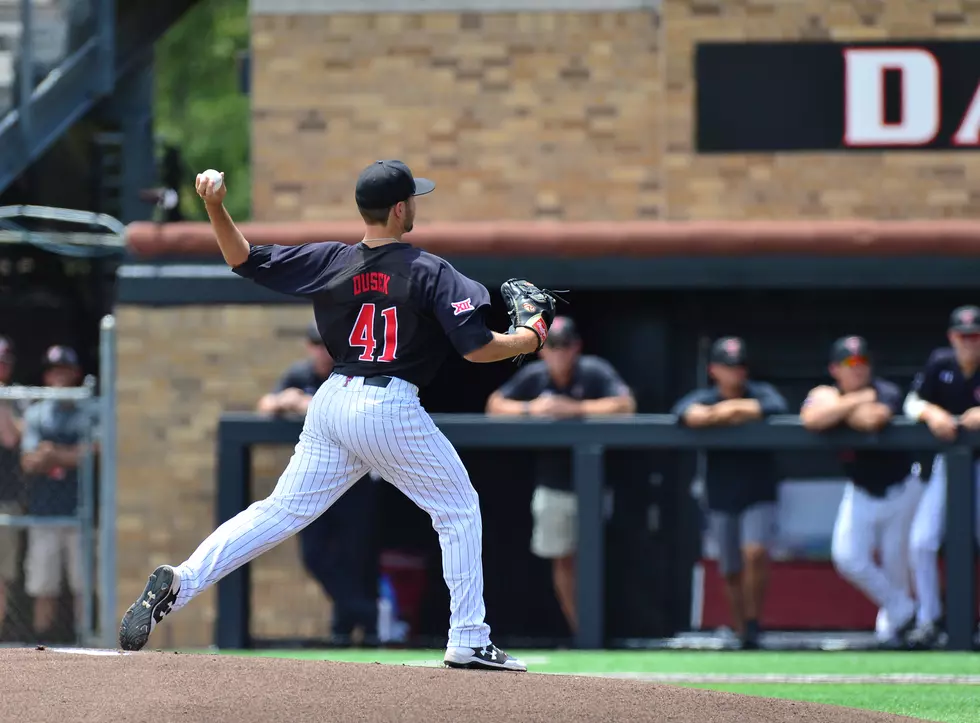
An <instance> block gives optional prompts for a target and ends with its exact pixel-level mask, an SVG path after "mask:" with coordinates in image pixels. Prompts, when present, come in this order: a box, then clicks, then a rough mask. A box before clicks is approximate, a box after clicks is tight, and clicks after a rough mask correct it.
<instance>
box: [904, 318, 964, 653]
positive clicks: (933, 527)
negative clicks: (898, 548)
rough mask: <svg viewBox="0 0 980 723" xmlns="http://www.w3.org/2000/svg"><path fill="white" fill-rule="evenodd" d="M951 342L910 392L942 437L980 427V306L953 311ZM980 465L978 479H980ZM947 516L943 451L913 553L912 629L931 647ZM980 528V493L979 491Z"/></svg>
mask: <svg viewBox="0 0 980 723" xmlns="http://www.w3.org/2000/svg"><path fill="white" fill-rule="evenodd" d="M947 338H948V339H949V344H950V346H949V347H943V348H940V349H936V350H935V351H933V352H932V354H931V355H930V356H929V360H928V361H927V362H926V365H925V368H924V369H923V370H922V371H920V372H919V373H918V374H916V376H915V379H914V380H913V382H912V389H911V391H910V392H909V394H908V396H907V397H906V398H905V406H904V409H905V414H906V415H907V416H908V417H909V418H910V419H914V420H917V421H922V422H925V423H926V424H927V425H928V427H929V430H930V431H931V432H932V433H933V434H934V435H935V436H936V437H938V438H939V439H941V440H944V441H947V442H948V441H952V440H954V439H955V438H956V431H957V428H958V427H963V428H965V429H970V430H975V429H980V373H978V372H980V308H978V307H976V306H961V307H958V308H956V309H954V310H953V313H952V314H951V315H950V319H949V327H948V330H947ZM977 474H978V468H977V467H976V466H975V467H974V481H975V482H976V480H977V479H978V477H977ZM945 522H946V460H945V457H944V455H942V454H937V455H936V457H935V460H934V461H933V465H932V475H931V476H930V478H929V483H928V484H927V485H926V489H925V492H924V493H923V494H922V500H921V501H920V502H919V508H918V510H917V511H916V513H915V518H914V519H913V521H912V532H911V535H910V538H909V556H910V558H911V560H912V574H913V576H914V578H915V589H916V593H917V595H918V598H919V609H918V613H917V616H916V629H915V630H914V631H912V633H911V634H910V635H909V638H908V640H909V643H910V645H911V646H912V647H913V648H931V647H935V646H936V644H937V643H938V642H939V638H940V635H941V633H942V629H941V623H940V618H941V617H942V605H941V603H940V600H939V571H938V569H937V562H936V557H937V554H938V552H939V546H940V544H941V543H942V539H943V534H944V527H945ZM977 522H978V525H977V530H978V534H980V495H977Z"/></svg>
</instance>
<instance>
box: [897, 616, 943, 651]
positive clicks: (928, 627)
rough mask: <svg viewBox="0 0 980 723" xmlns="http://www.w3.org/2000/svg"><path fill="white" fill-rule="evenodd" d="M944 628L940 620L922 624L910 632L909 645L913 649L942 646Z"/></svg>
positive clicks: (933, 648)
mask: <svg viewBox="0 0 980 723" xmlns="http://www.w3.org/2000/svg"><path fill="white" fill-rule="evenodd" d="M943 632H944V631H943V629H942V628H941V627H940V626H939V624H938V621H937V622H935V623H926V624H925V625H920V626H919V627H917V628H916V629H915V630H913V631H912V632H911V633H909V635H908V638H906V640H907V641H908V647H909V648H910V649H911V650H936V649H937V648H941V647H942V638H943Z"/></svg>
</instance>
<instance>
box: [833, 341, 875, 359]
mask: <svg viewBox="0 0 980 723" xmlns="http://www.w3.org/2000/svg"><path fill="white" fill-rule="evenodd" d="M830 361H831V362H832V363H833V364H851V365H853V364H869V363H870V362H871V352H870V351H869V350H868V342H867V340H866V339H865V338H864V337H863V336H842V337H841V338H840V339H838V340H837V341H835V342H834V343H833V345H832V346H831V347H830Z"/></svg>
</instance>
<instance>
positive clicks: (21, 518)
mask: <svg viewBox="0 0 980 723" xmlns="http://www.w3.org/2000/svg"><path fill="white" fill-rule="evenodd" d="M58 383H59V384H71V382H70V381H69V380H67V379H66V380H65V381H60V382H58ZM98 401H99V400H98V397H97V395H96V389H95V378H94V377H87V378H86V379H85V380H84V382H82V384H81V385H79V386H53V387H19V386H12V387H0V581H2V583H0V584H2V590H3V595H2V604H0V620H2V626H0V641H2V642H6V643H24V642H37V643H49V644H50V643H79V642H83V641H87V640H91V639H93V637H94V635H95V632H96V630H97V626H96V620H95V615H94V611H95V609H96V607H95V604H96V599H95V589H96V586H95V581H96V580H97V577H96V572H97V570H96V559H95V558H96V555H95V547H96V545H95V543H96V524H97V519H96V513H95V511H96V509H97V498H96V461H97V458H98V447H99V416H100V415H99V406H98Z"/></svg>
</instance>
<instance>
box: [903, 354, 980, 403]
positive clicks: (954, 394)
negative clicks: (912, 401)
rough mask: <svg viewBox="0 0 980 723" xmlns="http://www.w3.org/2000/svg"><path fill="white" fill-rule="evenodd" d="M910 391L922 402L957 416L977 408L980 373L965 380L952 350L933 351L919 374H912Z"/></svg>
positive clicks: (979, 394) (979, 401)
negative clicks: (913, 375) (913, 377)
mask: <svg viewBox="0 0 980 723" xmlns="http://www.w3.org/2000/svg"><path fill="white" fill-rule="evenodd" d="M912 391H913V392H915V393H916V394H918V395H919V398H920V399H922V400H923V401H926V402H929V403H930V404H935V405H936V406H938V407H942V408H943V409H945V410H946V411H947V412H949V413H950V414H952V415H960V414H963V412H965V411H966V410H967V409H970V408H971V407H976V406H980V370H978V371H977V372H975V373H974V374H973V376H972V377H970V378H969V379H967V378H966V377H965V376H963V371H962V370H961V369H960V365H959V363H958V362H957V361H956V354H955V353H954V352H953V350H952V349H951V348H949V347H944V348H941V349H936V350H935V351H934V352H933V353H932V354H931V355H930V356H929V360H928V361H927V362H926V365H925V367H924V368H923V369H922V371H920V372H919V373H918V374H916V375H915V379H914V380H913V382H912Z"/></svg>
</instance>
